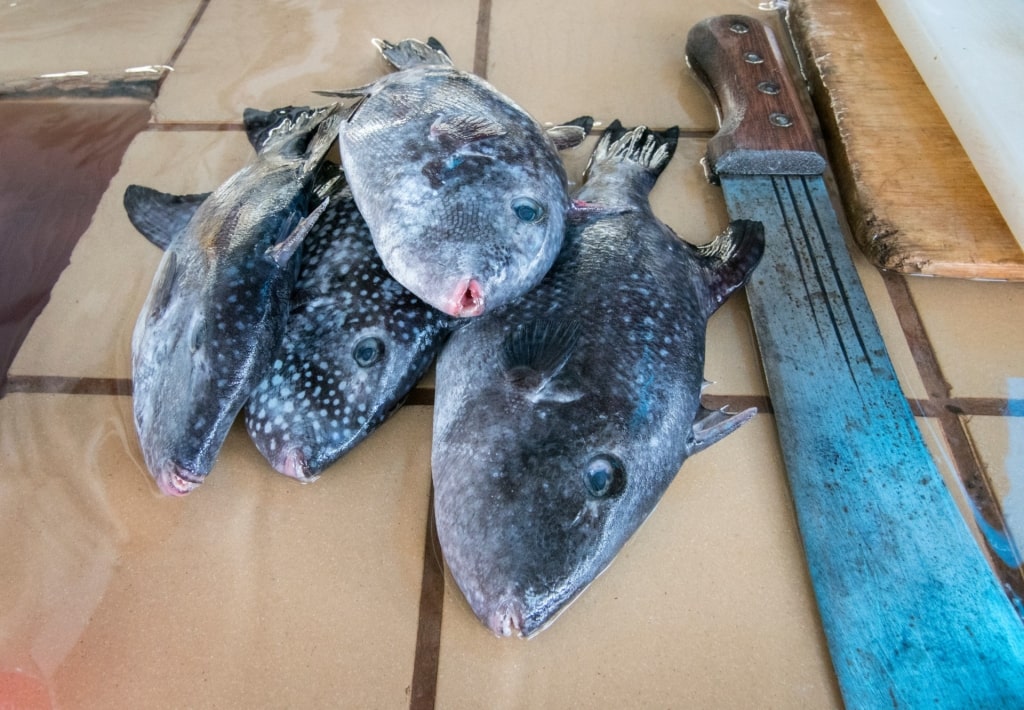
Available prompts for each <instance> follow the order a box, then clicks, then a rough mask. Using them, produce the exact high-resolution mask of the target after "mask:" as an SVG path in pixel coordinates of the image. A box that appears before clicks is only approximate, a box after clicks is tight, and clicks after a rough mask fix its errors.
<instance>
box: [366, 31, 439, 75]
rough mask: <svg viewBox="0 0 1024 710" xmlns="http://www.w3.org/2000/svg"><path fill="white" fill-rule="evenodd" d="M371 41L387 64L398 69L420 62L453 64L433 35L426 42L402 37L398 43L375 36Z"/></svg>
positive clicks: (417, 64) (416, 64)
mask: <svg viewBox="0 0 1024 710" xmlns="http://www.w3.org/2000/svg"><path fill="white" fill-rule="evenodd" d="M372 41H373V46H375V47H376V48H377V51H379V52H380V53H381V55H382V56H383V57H384V59H386V60H387V62H388V64H390V65H391V66H393V67H394V68H395V69H398V70H401V69H407V68H409V67H414V66H419V65H421V64H436V65H439V66H448V67H450V66H453V65H454V62H452V58H451V56H450V55H449V54H448V50H446V49H445V48H444V45H442V44H441V43H440V42H438V41H437V39H436V38H434V37H431V38H429V39H428V40H427V41H426V42H421V41H420V40H418V39H403V40H402V41H401V42H399V43H398V44H391V42H388V41H387V40H384V39H377V38H374V39H373V40H372Z"/></svg>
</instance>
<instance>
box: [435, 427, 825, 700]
mask: <svg viewBox="0 0 1024 710" xmlns="http://www.w3.org/2000/svg"><path fill="white" fill-rule="evenodd" d="M773 424H774V423H773V421H772V418H771V417H770V416H767V415H762V416H758V417H756V418H755V420H754V421H753V422H751V423H750V424H748V425H746V426H745V427H743V428H742V429H740V430H739V431H738V432H736V433H735V434H732V435H730V436H729V438H727V439H725V440H724V441H722V442H720V443H719V444H716V445H715V446H713V447H711V448H710V449H709V450H707V451H705V452H702V453H701V454H699V455H698V456H696V457H694V458H693V459H691V460H689V461H687V462H686V464H685V465H684V466H683V469H682V471H681V473H680V475H679V477H678V478H677V480H676V481H675V482H674V483H673V484H672V486H671V487H670V488H669V490H668V492H667V494H666V496H665V498H664V499H663V500H662V502H661V505H660V506H659V507H658V509H657V510H656V511H655V512H654V514H653V515H652V516H651V517H650V518H649V519H648V521H647V522H646V524H645V525H644V527H643V528H641V530H640V531H639V532H638V533H637V535H636V536H635V537H634V538H633V539H632V540H631V541H630V542H629V544H627V546H626V548H625V549H624V550H623V551H622V552H621V553H620V554H619V557H618V559H617V560H616V561H615V563H614V564H613V565H612V566H611V567H610V568H609V569H608V571H607V572H606V573H605V574H603V575H602V576H601V577H600V578H599V579H598V580H597V581H595V582H594V584H593V585H591V586H590V588H589V589H587V590H586V591H585V592H584V593H583V594H582V595H581V597H580V598H579V599H578V600H577V601H576V602H575V604H573V605H572V606H571V607H569V609H567V610H566V611H565V613H564V614H562V616H561V617H559V618H558V619H557V620H556V621H555V622H554V623H553V624H552V625H551V626H550V627H549V628H548V629H546V630H545V631H543V632H542V633H540V634H539V635H538V636H536V637H535V638H533V639H530V640H528V641H522V640H520V639H497V638H494V637H493V636H492V635H491V633H490V632H489V631H488V630H487V629H486V628H484V627H483V626H482V625H481V624H480V623H479V622H478V621H477V620H476V617H475V616H473V614H472V612H471V611H470V610H469V607H468V605H467V604H466V602H465V601H464V599H463V598H462V596H461V594H460V593H459V591H458V589H457V588H456V587H455V585H454V583H453V582H452V581H451V579H450V578H449V579H448V583H447V585H446V595H445V607H444V618H443V630H442V639H441V659H440V669H439V677H438V706H439V707H445V708H473V707H481V706H483V705H486V706H487V707H493V708H512V707H608V708H612V707H694V708H701V707H706V708H715V707H720V708H740V707H778V708H784V707H809V708H810V707H813V708H827V707H840V706H841V703H840V700H839V698H838V695H837V690H836V687H835V685H834V680H833V676H832V670H831V665H830V662H829V657H828V653H827V650H826V648H825V642H824V637H823V635H822V632H821V628H820V623H819V620H818V616H817V609H816V607H815V604H814V600H813V597H812V593H811V587H810V583H809V578H808V575H807V571H806V567H805V564H804V560H803V556H802V553H801V547H800V542H799V537H798V534H797V531H796V522H795V518H794V513H793V508H792V504H791V502H790V498H789V493H788V489H787V487H786V482H785V476H784V474H783V469H782V464H781V461H780V456H779V451H778V448H777V444H776V440H775V434H774V428H773Z"/></svg>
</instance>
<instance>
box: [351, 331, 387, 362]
mask: <svg viewBox="0 0 1024 710" xmlns="http://www.w3.org/2000/svg"><path fill="white" fill-rule="evenodd" d="M383 355H384V342H383V341H382V340H381V339H380V338H377V337H374V336H372V335H371V336H370V337H368V338H363V339H362V340H360V341H359V342H358V343H356V346H355V347H354V348H353V349H352V357H353V358H355V361H356V364H357V365H359V367H369V366H370V365H372V364H373V363H375V362H377V361H378V360H380V359H381V357H382V356H383Z"/></svg>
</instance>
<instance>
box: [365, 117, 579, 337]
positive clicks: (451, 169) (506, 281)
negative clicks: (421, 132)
mask: <svg viewBox="0 0 1024 710" xmlns="http://www.w3.org/2000/svg"><path fill="white" fill-rule="evenodd" d="M535 138H536V142H537V143H538V145H539V147H537V148H536V149H531V148H530V144H529V142H528V141H526V140H525V139H524V140H517V139H513V136H512V135H511V133H506V134H501V135H494V136H488V137H486V138H482V139H478V140H474V141H472V142H471V143H469V144H466V145H460V146H458V147H455V148H453V149H450V150H448V149H445V148H444V147H443V146H441V145H432V144H431V141H426V142H425V143H426V144H427V145H426V146H425V147H423V148H417V150H420V153H419V154H418V155H417V156H416V160H415V163H416V165H417V166H419V169H418V170H415V171H412V172H410V173H408V174H407V175H406V176H405V177H404V178H402V179H401V180H400V184H397V185H396V190H395V192H396V199H394V200H392V201H389V202H388V204H387V209H386V211H382V212H380V213H378V214H372V213H370V212H369V211H367V210H364V215H366V217H367V221H368V222H370V221H372V225H371V226H372V231H373V240H374V244H375V246H376V247H377V251H378V252H379V253H380V256H381V259H382V261H383V263H384V266H385V268H387V270H388V271H389V272H390V273H391V275H392V276H393V277H394V278H395V279H396V280H397V281H399V282H400V283H402V284H403V285H404V286H405V287H406V288H407V289H409V290H410V291H412V292H413V293H414V294H416V295H417V296H418V297H419V298H421V299H422V300H424V301H426V302H427V303H428V304H430V305H431V306H433V307H434V308H437V309H439V310H441V311H443V312H444V313H446V314H448V315H451V316H455V317H472V316H479V315H482V314H483V313H485V312H489V311H492V310H494V309H495V308H498V307H500V306H502V305H504V304H506V303H508V302H510V301H512V300H513V299H515V298H518V297H519V296H521V295H523V294H524V293H525V292H527V291H529V290H530V289H532V288H533V287H534V286H536V285H537V284H538V283H539V282H540V280H541V278H542V277H543V276H544V274H546V273H547V271H548V270H549V269H550V268H551V265H552V263H553V262H554V260H555V257H556V256H557V254H558V252H559V250H560V248H561V245H562V242H563V238H564V235H565V223H566V215H567V213H568V211H569V207H570V202H569V197H568V187H567V185H568V183H567V179H566V174H565V169H564V167H563V166H562V163H561V161H560V160H559V158H558V156H557V154H556V152H555V150H554V147H553V146H552V144H551V141H550V139H548V138H547V137H546V136H544V135H543V134H541V133H539V132H538V133H537V135H536V136H535ZM517 143H524V144H526V147H523V146H521V145H517Z"/></svg>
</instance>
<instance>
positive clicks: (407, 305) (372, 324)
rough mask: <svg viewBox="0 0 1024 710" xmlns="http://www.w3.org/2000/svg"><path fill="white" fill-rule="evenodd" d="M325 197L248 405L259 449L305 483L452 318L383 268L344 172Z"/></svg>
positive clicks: (404, 389) (401, 394) (431, 349)
mask: <svg viewBox="0 0 1024 710" xmlns="http://www.w3.org/2000/svg"><path fill="white" fill-rule="evenodd" d="M330 200H331V201H330V206H329V207H328V208H327V210H326V211H325V212H324V214H323V216H322V217H321V218H320V219H319V221H318V222H317V224H316V226H315V227H313V229H312V231H311V232H310V234H309V236H308V237H306V242H305V244H304V247H303V254H302V260H301V265H300V271H299V276H298V281H297V282H296V285H295V289H294V291H293V294H292V301H291V308H290V311H289V315H288V325H287V327H286V329H285V333H284V337H283V338H282V341H281V344H280V346H279V347H278V349H277V352H276V354H275V356H274V359H273V361H272V363H271V365H270V367H269V369H268V371H267V373H266V375H265V376H264V377H263V379H262V380H261V381H260V382H259V383H258V384H257V385H256V387H255V389H254V390H253V392H252V394H251V396H250V400H249V402H248V404H247V405H246V407H245V425H246V428H247V429H248V431H249V435H250V438H251V439H252V440H253V442H254V443H255V444H256V447H257V448H258V449H259V450H260V452H261V453H262V454H263V456H264V457H265V458H266V459H267V461H268V462H270V464H271V465H272V466H273V467H274V469H275V470H277V471H278V472H280V473H283V474H285V475H287V476H290V477H292V478H295V479H297V480H299V481H301V482H303V483H308V482H311V481H314V480H316V479H317V478H318V477H319V475H320V474H321V473H322V472H323V470H324V469H325V468H326V467H327V466H329V465H330V464H332V463H334V462H335V461H337V460H338V459H339V458H340V457H341V456H342V455H344V454H345V453H347V452H348V451H349V450H351V449H352V447H354V446H355V445H356V444H358V443H359V442H360V441H362V440H363V439H364V438H366V436H368V435H369V434H370V433H371V432H372V431H374V430H375V429H376V428H377V427H378V426H380V424H381V423H383V422H384V420H386V419H387V418H388V417H389V416H390V415H391V414H392V413H393V412H394V411H395V410H396V409H397V408H398V406H399V405H400V404H401V403H402V401H403V400H404V399H405V397H406V396H407V395H408V393H409V392H410V390H411V389H412V388H413V387H414V386H415V385H416V383H417V382H418V381H419V380H420V378H422V376H423V374H424V372H425V371H426V370H427V368H428V367H429V366H430V365H431V364H432V363H433V361H434V358H435V356H436V354H437V352H438V350H439V349H440V347H441V345H442V344H443V342H444V339H445V338H446V337H447V335H448V333H449V331H450V329H451V327H452V325H453V322H454V319H453V318H452V317H451V316H447V315H445V314H444V313H442V312H440V311H438V310H437V309H435V308H433V307H431V306H429V305H427V304H426V303H424V302H423V301H421V300H420V299H419V298H417V297H416V296H414V295H413V294H412V293H410V292H409V291H408V290H406V289H405V288H404V287H403V286H402V285H401V284H399V283H398V282H397V281H395V280H394V279H393V278H391V276H390V275H389V274H388V272H387V271H386V270H385V269H384V266H383V264H382V263H381V261H380V258H379V257H378V256H377V252H376V250H375V249H374V246H373V241H372V239H371V238H370V233H369V229H368V227H367V225H366V221H365V220H364V219H363V218H362V216H361V215H360V213H359V211H358V209H357V208H356V205H355V201H354V200H353V198H352V193H351V190H350V189H349V187H348V185H347V184H346V183H345V181H344V179H343V178H342V179H341V180H339V181H338V182H337V183H336V184H335V188H334V191H333V192H332V193H331V198H330Z"/></svg>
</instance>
